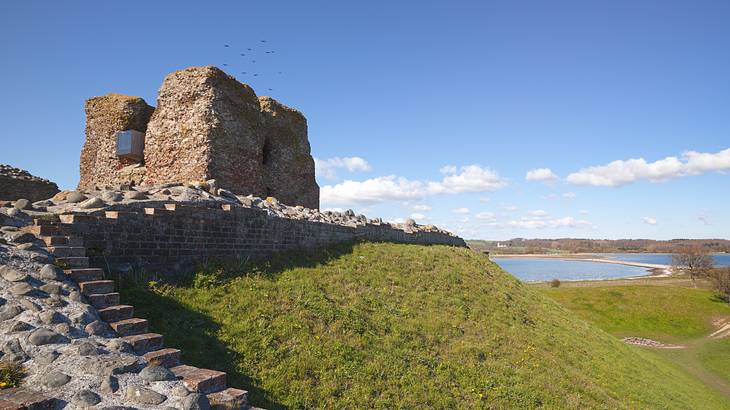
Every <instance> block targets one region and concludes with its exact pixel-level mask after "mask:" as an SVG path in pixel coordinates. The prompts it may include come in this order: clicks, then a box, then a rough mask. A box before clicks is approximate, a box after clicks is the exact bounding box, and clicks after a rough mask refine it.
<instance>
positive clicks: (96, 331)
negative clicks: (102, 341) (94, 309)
mask: <svg viewBox="0 0 730 410" xmlns="http://www.w3.org/2000/svg"><path fill="white" fill-rule="evenodd" d="M110 329H111V328H110V327H109V325H107V324H106V323H104V322H102V321H100V320H95V321H93V322H91V323H89V324H88V325H86V327H84V331H85V332H86V333H88V334H90V335H94V336H102V335H104V334H106V333H107V332H109V330H110Z"/></svg>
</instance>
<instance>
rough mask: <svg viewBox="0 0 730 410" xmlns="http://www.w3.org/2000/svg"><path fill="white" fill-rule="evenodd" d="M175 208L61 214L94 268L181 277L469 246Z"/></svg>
mask: <svg viewBox="0 0 730 410" xmlns="http://www.w3.org/2000/svg"><path fill="white" fill-rule="evenodd" d="M168 207H169V209H154V208H146V209H145V210H139V211H134V212H131V211H107V212H106V213H105V215H103V216H88V215H61V221H62V222H67V223H70V224H69V225H68V226H69V227H70V228H71V230H72V233H73V234H74V235H78V236H82V237H83V238H84V242H85V246H86V248H87V251H88V254H87V256H89V257H91V262H92V265H94V266H99V267H106V266H112V267H113V266H118V265H120V264H123V263H131V264H132V265H134V266H135V267H137V268H143V269H146V270H150V271H156V270H160V271H171V270H172V271H176V270H181V269H183V268H185V267H187V268H189V267H191V266H193V265H194V264H195V263H199V262H205V261H207V260H209V259H210V258H216V259H241V258H246V257H265V256H269V255H271V254H273V253H276V252H280V251H286V250H293V249H313V248H321V247H324V246H327V245H331V244H334V243H339V242H347V241H357V240H366V241H387V242H396V243H413V244H445V245H452V246H466V243H465V242H464V240H463V239H461V238H459V237H457V236H451V235H447V234H443V233H436V232H416V233H407V232H404V231H402V230H399V229H395V228H393V227H391V226H389V225H373V224H368V225H365V226H358V227H349V226H342V225H334V224H327V223H320V222H310V221H301V220H293V219H286V218H278V217H272V216H268V215H267V214H266V212H265V211H263V210H259V209H254V208H246V207H231V206H226V205H224V208H223V209H221V208H206V207H199V206H183V205H179V204H174V205H169V206H168Z"/></svg>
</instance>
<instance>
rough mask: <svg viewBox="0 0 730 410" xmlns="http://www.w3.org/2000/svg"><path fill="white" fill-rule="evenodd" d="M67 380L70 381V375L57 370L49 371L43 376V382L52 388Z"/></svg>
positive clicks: (61, 384)
mask: <svg viewBox="0 0 730 410" xmlns="http://www.w3.org/2000/svg"><path fill="white" fill-rule="evenodd" d="M69 381H71V377H70V376H69V375H67V374H64V373H61V372H59V371H58V370H53V371H51V372H50V373H48V374H46V376H45V377H44V378H43V384H45V385H46V386H47V387H50V388H52V389H55V388H57V387H61V386H63V385H64V384H66V383H68V382H69Z"/></svg>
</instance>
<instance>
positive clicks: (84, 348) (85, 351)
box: [77, 342, 99, 356]
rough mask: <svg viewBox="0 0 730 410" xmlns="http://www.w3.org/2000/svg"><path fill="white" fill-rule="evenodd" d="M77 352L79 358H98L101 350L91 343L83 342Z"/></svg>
mask: <svg viewBox="0 0 730 410" xmlns="http://www.w3.org/2000/svg"><path fill="white" fill-rule="evenodd" d="M77 352H78V354H79V356H96V355H98V354H99V349H98V348H97V347H96V345H95V344H93V343H91V342H82V343H80V344H79V346H78V347H77Z"/></svg>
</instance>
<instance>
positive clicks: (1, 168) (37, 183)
mask: <svg viewBox="0 0 730 410" xmlns="http://www.w3.org/2000/svg"><path fill="white" fill-rule="evenodd" d="M57 193H58V186H57V185H56V184H55V183H53V182H50V181H48V180H47V179H43V178H38V177H36V176H33V175H31V174H30V173H29V172H28V171H24V170H22V169H18V168H15V167H12V166H10V165H3V164H0V200H5V201H14V200H16V199H21V198H23V199H27V200H29V201H31V202H35V201H40V200H41V199H46V198H50V197H52V196H53V195H55V194H57Z"/></svg>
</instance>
